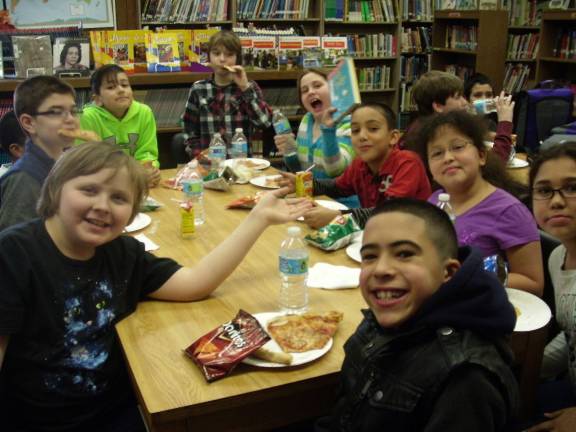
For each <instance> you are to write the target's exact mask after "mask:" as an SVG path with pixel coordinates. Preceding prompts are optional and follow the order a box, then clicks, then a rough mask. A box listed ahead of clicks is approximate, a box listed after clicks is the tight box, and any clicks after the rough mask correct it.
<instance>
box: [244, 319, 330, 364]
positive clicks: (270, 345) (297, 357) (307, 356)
mask: <svg viewBox="0 0 576 432" xmlns="http://www.w3.org/2000/svg"><path fill="white" fill-rule="evenodd" d="M282 315H284V313H282V312H262V313H257V314H254V317H255V318H256V319H257V320H258V322H259V323H260V324H261V325H262V327H264V329H265V328H266V325H267V324H268V321H270V320H272V319H274V318H276V317H279V316H282ZM333 343H334V339H333V338H330V340H329V341H328V342H326V345H324V347H323V348H322V349H317V350H311V351H306V352H303V353H291V354H292V363H291V364H290V365H285V364H280V363H273V362H269V361H266V360H261V359H258V358H255V357H250V356H249V357H246V358H245V359H244V360H242V363H246V364H249V365H252V366H260V367H268V368H286V367H292V366H299V365H303V364H306V363H310V362H312V361H314V360H316V359H319V358H320V357H322V356H323V355H324V354H326V353H327V352H328V351H330V349H331V348H332V344H333ZM264 346H265V347H266V348H267V349H269V350H270V351H276V352H282V350H281V349H280V347H279V346H278V344H277V343H276V342H275V341H274V340H270V341H269V342H267V343H266V344H265V345H264Z"/></svg>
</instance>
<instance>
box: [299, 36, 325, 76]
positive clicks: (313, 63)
mask: <svg viewBox="0 0 576 432" xmlns="http://www.w3.org/2000/svg"><path fill="white" fill-rule="evenodd" d="M302 45H303V46H304V51H303V53H302V67H303V68H304V69H310V68H319V67H322V46H321V43H320V36H303V37H302Z"/></svg>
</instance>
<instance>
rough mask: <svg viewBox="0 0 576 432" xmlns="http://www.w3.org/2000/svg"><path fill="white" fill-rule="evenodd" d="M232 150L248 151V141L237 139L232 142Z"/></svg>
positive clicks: (234, 151)
mask: <svg viewBox="0 0 576 432" xmlns="http://www.w3.org/2000/svg"><path fill="white" fill-rule="evenodd" d="M232 152H233V153H236V154H237V153H242V154H247V153H248V143H247V142H246V141H236V142H233V143H232Z"/></svg>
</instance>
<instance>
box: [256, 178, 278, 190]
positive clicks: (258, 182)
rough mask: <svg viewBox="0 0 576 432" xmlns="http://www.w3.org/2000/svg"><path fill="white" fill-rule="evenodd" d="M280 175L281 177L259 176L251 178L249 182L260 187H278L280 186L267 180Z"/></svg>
mask: <svg viewBox="0 0 576 432" xmlns="http://www.w3.org/2000/svg"><path fill="white" fill-rule="evenodd" d="M281 177H282V176H281V175H269V176H260V177H255V178H253V179H251V180H250V183H251V184H253V185H254V186H258V187H261V188H266V189H280V186H277V185H276V183H269V181H270V180H272V179H276V178H281Z"/></svg>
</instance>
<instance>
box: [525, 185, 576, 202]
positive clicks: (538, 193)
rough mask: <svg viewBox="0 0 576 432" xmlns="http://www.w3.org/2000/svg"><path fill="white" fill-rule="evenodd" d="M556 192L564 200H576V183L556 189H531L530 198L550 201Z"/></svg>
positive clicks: (541, 187)
mask: <svg viewBox="0 0 576 432" xmlns="http://www.w3.org/2000/svg"><path fill="white" fill-rule="evenodd" d="M556 192H558V193H559V194H560V196H561V197H562V198H564V199H571V198H576V183H572V184H566V185H564V186H562V187H561V188H558V189H554V188H551V187H550V186H537V187H535V188H532V198H533V199H535V200H551V199H552V198H554V194H555V193H556Z"/></svg>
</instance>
